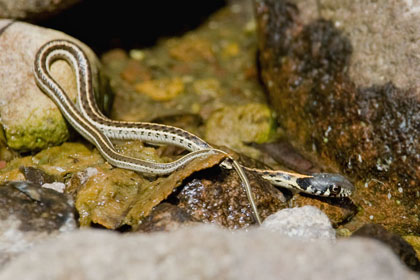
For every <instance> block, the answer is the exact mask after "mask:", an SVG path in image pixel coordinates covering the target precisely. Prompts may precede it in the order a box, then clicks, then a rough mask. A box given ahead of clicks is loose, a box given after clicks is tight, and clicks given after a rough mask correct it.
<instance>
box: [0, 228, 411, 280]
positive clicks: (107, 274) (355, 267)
mask: <svg viewBox="0 0 420 280" xmlns="http://www.w3.org/2000/svg"><path fill="white" fill-rule="evenodd" d="M69 275H70V277H73V278H77V279H86V280H89V279H111V278H112V279H155V278H159V279H315V280H316V279H381V280H388V279H406V280H414V279H418V277H417V276H416V274H415V273H414V272H411V271H409V270H408V269H407V268H406V267H405V266H403V265H402V264H401V263H400V262H399V260H398V258H397V257H395V255H393V253H392V252H391V251H390V250H389V249H388V248H386V247H385V246H384V245H382V244H381V243H378V242H376V241H371V240H367V239H354V240H338V241H337V243H336V244H334V245H332V244H330V243H329V242H325V241H319V242H301V241H296V240H295V239H290V238H288V237H285V236H283V235H281V234H278V233H271V232H267V231H259V230H251V231H249V232H233V233H232V232H230V231H225V230H221V229H217V228H214V227H209V226H201V227H192V228H183V229H181V230H178V231H175V232H171V233H153V234H130V235H121V234H115V233H111V232H105V231H98V230H84V231H78V232H73V233H67V234H63V235H60V236H58V237H57V238H54V239H50V240H48V241H46V242H44V243H43V244H41V245H39V246H36V247H35V248H34V249H32V250H30V251H29V252H28V253H27V254H23V255H21V256H19V257H18V258H16V259H15V260H14V261H12V262H11V263H9V265H8V266H7V267H5V268H4V269H3V270H2V271H0V279H4V280H8V279H32V280H37V279H68V277H69Z"/></svg>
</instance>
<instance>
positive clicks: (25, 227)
mask: <svg viewBox="0 0 420 280" xmlns="http://www.w3.org/2000/svg"><path fill="white" fill-rule="evenodd" d="M76 228H77V223H76V220H75V209H74V207H73V204H72V201H71V199H69V197H67V196H65V195H63V194H60V193H57V192H56V191H53V190H49V189H44V188H42V187H41V185H38V184H35V183H32V182H28V181H20V182H8V183H2V184H1V185H0V269H1V268H2V267H3V265H5V264H6V263H8V262H9V261H11V260H13V259H14V258H15V257H16V256H18V255H19V254H20V253H22V252H25V251H26V250H28V249H29V248H31V247H32V246H33V245H34V244H36V243H38V242H40V241H41V240H43V239H45V238H47V237H48V236H55V235H57V234H58V233H59V232H67V231H72V230H75V229H76Z"/></svg>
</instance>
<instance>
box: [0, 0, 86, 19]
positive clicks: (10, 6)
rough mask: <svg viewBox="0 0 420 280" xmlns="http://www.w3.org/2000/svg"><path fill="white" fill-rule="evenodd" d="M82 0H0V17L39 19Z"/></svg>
mask: <svg viewBox="0 0 420 280" xmlns="http://www.w3.org/2000/svg"><path fill="white" fill-rule="evenodd" d="M77 2H80V0H54V1H52V0H41V1H39V0H37V1H16V0H0V18H13V19H21V20H39V19H45V18H47V17H49V16H51V15H55V14H57V13H59V12H60V11H62V10H65V9H67V8H68V7H71V6H72V5H74V4H75V3H77Z"/></svg>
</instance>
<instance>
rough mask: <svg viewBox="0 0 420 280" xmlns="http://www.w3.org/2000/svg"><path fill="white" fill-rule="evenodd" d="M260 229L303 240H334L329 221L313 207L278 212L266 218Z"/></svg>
mask: <svg viewBox="0 0 420 280" xmlns="http://www.w3.org/2000/svg"><path fill="white" fill-rule="evenodd" d="M261 228H262V229H267V230H269V231H272V232H278V233H281V234H283V235H287V236H289V237H294V238H299V239H303V240H310V241H317V240H330V241H333V240H335V231H334V229H333V228H332V226H331V222H330V220H329V219H328V217H327V216H326V215H325V214H324V213H323V212H322V211H321V210H319V209H318V208H316V207H313V206H304V207H298V208H290V209H283V210H280V211H278V212H277V213H275V214H273V215H270V216H268V217H267V219H265V220H264V222H263V223H262V225H261Z"/></svg>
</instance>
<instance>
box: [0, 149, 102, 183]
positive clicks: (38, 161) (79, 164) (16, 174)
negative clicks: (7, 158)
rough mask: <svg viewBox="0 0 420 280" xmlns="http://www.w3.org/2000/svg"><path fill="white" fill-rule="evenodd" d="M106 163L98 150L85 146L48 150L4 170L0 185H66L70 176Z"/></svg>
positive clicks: (0, 174)
mask: <svg viewBox="0 0 420 280" xmlns="http://www.w3.org/2000/svg"><path fill="white" fill-rule="evenodd" d="M103 163H104V159H103V158H102V157H101V156H100V155H99V153H98V152H97V151H96V150H93V151H92V150H90V149H89V148H88V147H87V146H86V145H83V144H81V143H64V144H63V145H61V146H57V147H51V148H48V149H45V150H43V151H41V152H39V153H38V154H36V155H35V156H26V157H23V158H16V159H14V160H13V161H11V162H9V163H8V165H7V166H6V167H5V168H3V169H1V170H0V183H1V182H5V181H22V180H29V181H33V182H35V183H39V184H44V183H51V182H53V181H64V178H65V177H66V176H69V175H71V174H73V173H76V172H79V171H81V170H85V169H86V168H88V167H92V166H96V165H101V164H103Z"/></svg>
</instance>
